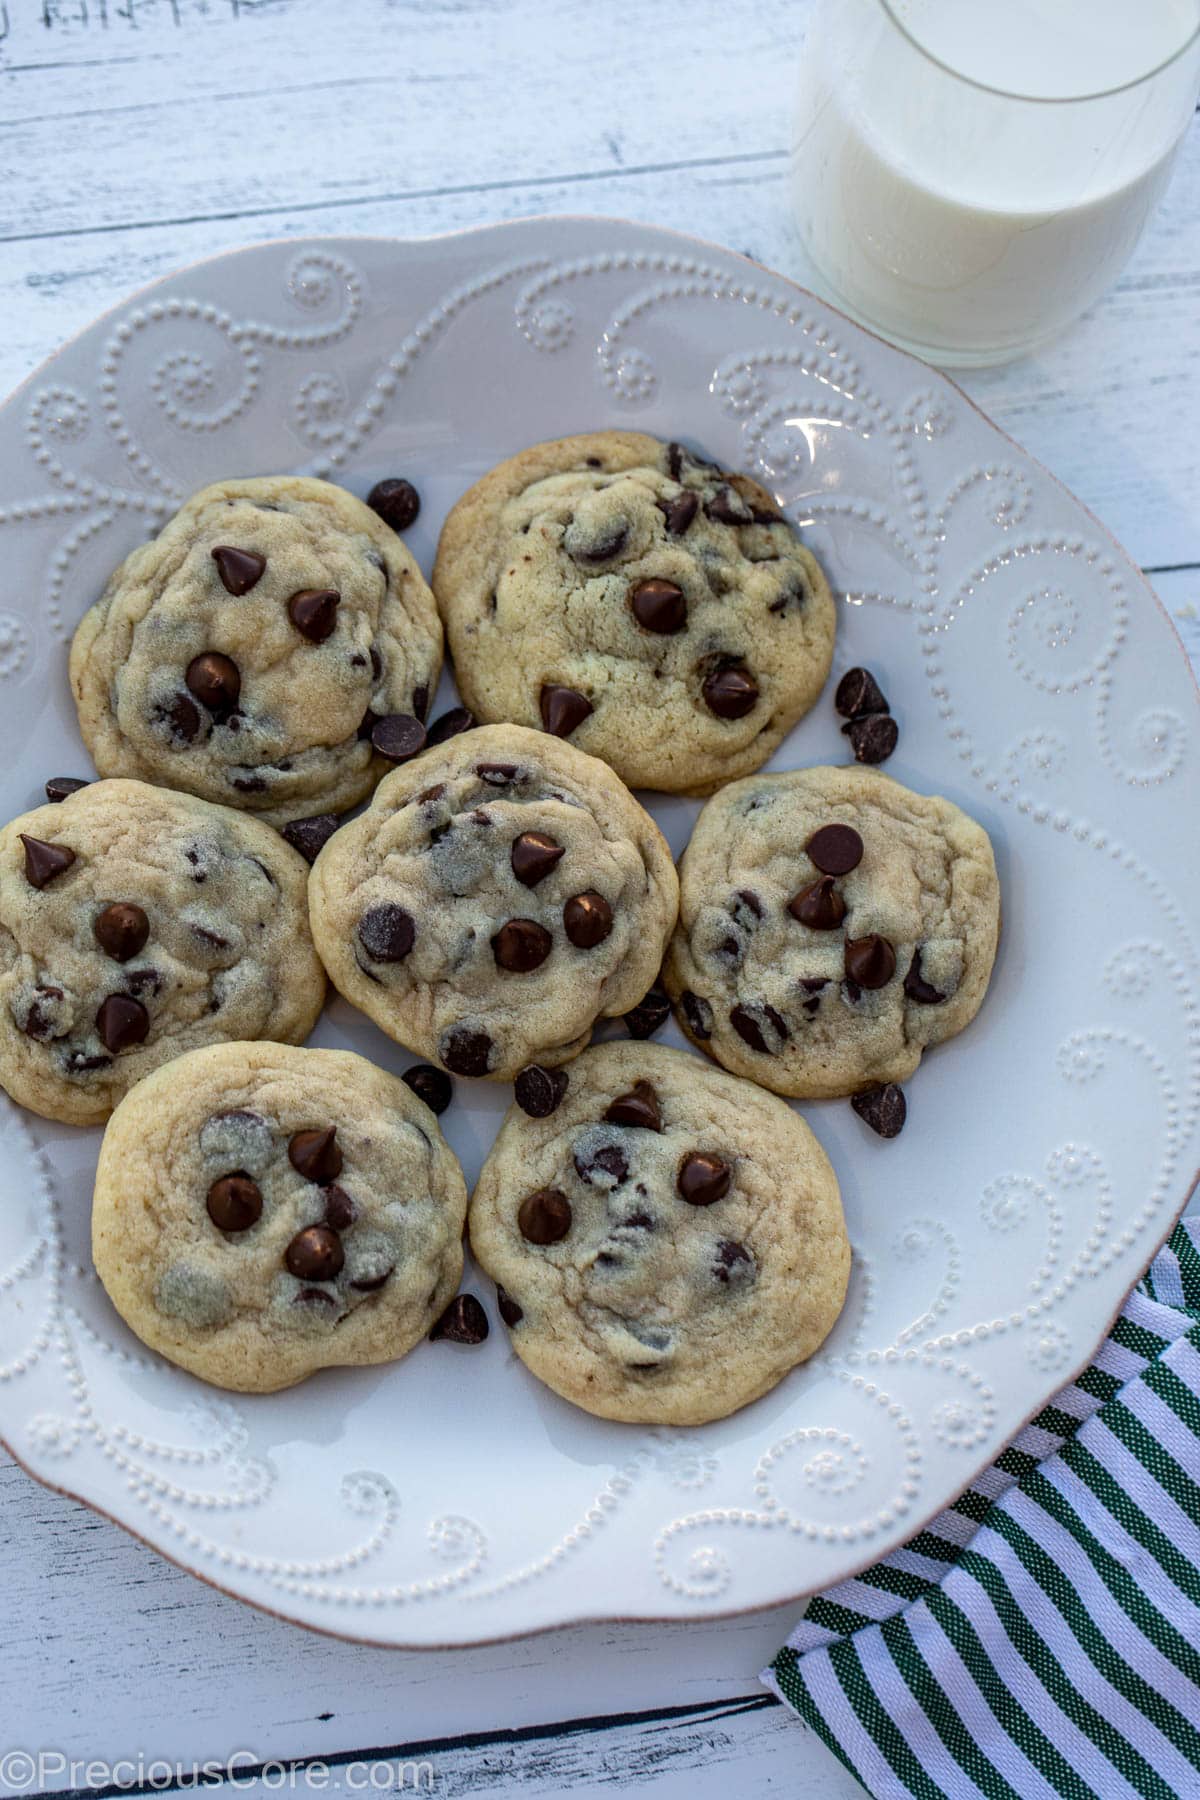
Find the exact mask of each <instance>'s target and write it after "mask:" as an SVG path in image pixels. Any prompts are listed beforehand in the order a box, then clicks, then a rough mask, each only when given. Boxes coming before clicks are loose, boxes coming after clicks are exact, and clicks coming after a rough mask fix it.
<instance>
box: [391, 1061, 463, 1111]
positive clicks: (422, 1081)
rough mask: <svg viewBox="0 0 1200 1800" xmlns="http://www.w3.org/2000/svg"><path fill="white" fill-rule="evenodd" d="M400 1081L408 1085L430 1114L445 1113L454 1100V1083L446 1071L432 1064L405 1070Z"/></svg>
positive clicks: (421, 1064) (416, 1065)
mask: <svg viewBox="0 0 1200 1800" xmlns="http://www.w3.org/2000/svg"><path fill="white" fill-rule="evenodd" d="M400 1079H401V1081H406V1082H407V1083H408V1085H409V1087H410V1088H411V1089H412V1091H413V1093H414V1094H415V1095H416V1096H417V1099H418V1100H423V1101H424V1102H425V1104H426V1106H427V1107H428V1108H429V1110H430V1112H435V1113H438V1114H441V1113H444V1112H445V1110H446V1108H447V1107H448V1106H449V1104H450V1102H451V1100H452V1099H453V1098H454V1083H453V1082H452V1081H451V1079H450V1077H449V1076H448V1075H447V1073H446V1071H445V1069H435V1068H434V1066H433V1064H432V1063H415V1064H414V1065H413V1067H412V1068H411V1069H405V1071H404V1073H403V1075H402V1076H401V1077H400Z"/></svg>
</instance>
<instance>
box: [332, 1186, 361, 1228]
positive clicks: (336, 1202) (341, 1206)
mask: <svg viewBox="0 0 1200 1800" xmlns="http://www.w3.org/2000/svg"><path fill="white" fill-rule="evenodd" d="M357 1217H358V1208H357V1207H356V1206H355V1204H354V1202H353V1200H352V1199H351V1198H350V1196H349V1194H348V1193H347V1192H346V1190H345V1188H344V1187H338V1186H337V1184H336V1183H335V1184H334V1185H333V1186H332V1187H327V1188H326V1189H325V1223H326V1225H328V1226H329V1229H330V1230H331V1231H348V1230H349V1229H350V1227H351V1225H353V1223H354V1221H355V1219H356V1218H357Z"/></svg>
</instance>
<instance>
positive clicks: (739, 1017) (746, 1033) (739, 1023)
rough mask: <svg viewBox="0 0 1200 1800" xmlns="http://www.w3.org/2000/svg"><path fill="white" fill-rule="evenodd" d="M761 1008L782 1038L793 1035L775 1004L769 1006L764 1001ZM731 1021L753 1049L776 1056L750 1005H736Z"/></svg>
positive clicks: (744, 1040)
mask: <svg viewBox="0 0 1200 1800" xmlns="http://www.w3.org/2000/svg"><path fill="white" fill-rule="evenodd" d="M759 1010H760V1011H761V1012H762V1014H763V1016H764V1017H765V1018H766V1019H767V1020H768V1021H769V1022H770V1023H771V1024H772V1025H773V1026H774V1027H775V1030H776V1031H777V1032H778V1033H779V1036H780V1037H781V1038H788V1037H790V1036H791V1033H790V1032H789V1031H788V1028H787V1025H786V1024H785V1022H784V1021H783V1019H782V1018H781V1017H780V1015H779V1014H778V1013H777V1012H776V1010H775V1008H774V1007H773V1006H767V1005H766V1004H765V1003H764V1004H763V1005H762V1006H761V1007H760V1008H759ZM729 1023H730V1024H731V1025H732V1026H733V1029H734V1030H735V1031H736V1032H737V1034H738V1036H739V1037H740V1038H741V1040H742V1042H743V1043H744V1044H749V1046H750V1048H751V1049H752V1050H758V1051H761V1052H762V1054H763V1055H764V1056H774V1054H775V1052H774V1050H773V1049H772V1048H771V1046H770V1044H768V1042H767V1040H766V1037H765V1036H764V1035H763V1028H762V1026H761V1024H760V1023H759V1020H758V1018H757V1017H756V1015H755V1014H754V1013H753V1012H751V1010H750V1009H749V1007H746V1006H741V1005H738V1006H735V1007H734V1008H733V1010H732V1011H731V1013H730V1015H729Z"/></svg>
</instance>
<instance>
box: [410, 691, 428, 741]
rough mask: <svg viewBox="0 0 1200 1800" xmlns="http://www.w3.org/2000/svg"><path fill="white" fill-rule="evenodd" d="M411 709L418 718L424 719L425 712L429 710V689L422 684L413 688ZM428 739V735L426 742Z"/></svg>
mask: <svg viewBox="0 0 1200 1800" xmlns="http://www.w3.org/2000/svg"><path fill="white" fill-rule="evenodd" d="M413 711H414V712H415V713H416V715H417V717H418V719H424V717H425V714H426V713H427V712H428V711H429V689H428V688H427V687H425V686H424V685H423V684H422V686H420V687H415V688H414V689H413ZM428 741H429V740H428V737H426V742H427V743H428Z"/></svg>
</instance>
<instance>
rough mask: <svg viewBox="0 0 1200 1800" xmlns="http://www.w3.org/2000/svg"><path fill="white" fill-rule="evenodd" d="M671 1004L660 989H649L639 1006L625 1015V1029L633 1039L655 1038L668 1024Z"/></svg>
mask: <svg viewBox="0 0 1200 1800" xmlns="http://www.w3.org/2000/svg"><path fill="white" fill-rule="evenodd" d="M670 1014H671V1002H670V1001H669V1000H668V999H667V996H666V995H665V994H664V993H663V990H662V989H661V988H660V987H652V988H647V989H646V992H645V993H644V994H643V995H642V997H641V999H640V1000H639V1001H638V1003H637V1005H636V1006H635V1007H633V1008H632V1009H631V1010H630V1011H629V1012H627V1013H626V1014H625V1018H624V1022H625V1029H626V1031H627V1032H628V1033H629V1035H630V1037H632V1038H648V1037H653V1036H654V1033H655V1032H656V1031H658V1030H660V1029H661V1027H662V1026H663V1025H665V1024H666V1022H667V1020H668V1018H669V1017H670Z"/></svg>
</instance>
